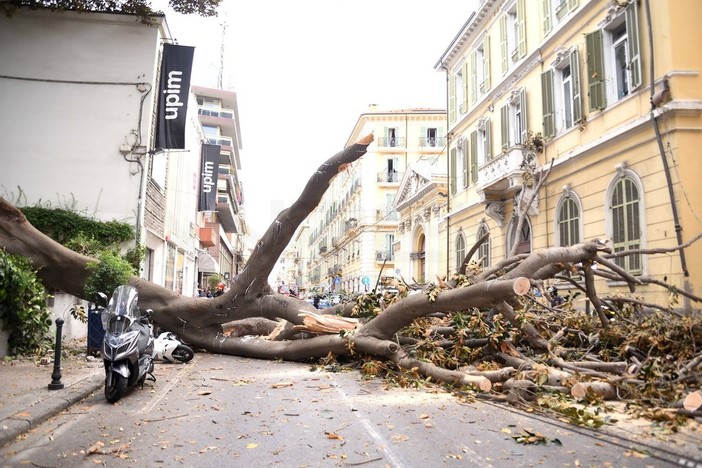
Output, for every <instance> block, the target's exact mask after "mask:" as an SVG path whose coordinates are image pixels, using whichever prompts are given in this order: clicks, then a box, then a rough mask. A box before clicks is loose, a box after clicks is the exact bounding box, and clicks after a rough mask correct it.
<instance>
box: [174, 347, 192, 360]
mask: <svg viewBox="0 0 702 468" xmlns="http://www.w3.org/2000/svg"><path fill="white" fill-rule="evenodd" d="M171 356H173V359H175V360H176V361H178V362H188V361H190V360H191V359H192V358H193V356H195V353H194V352H193V350H192V349H190V346H186V345H178V347H177V348H176V349H174V350H173V352H172V353H171Z"/></svg>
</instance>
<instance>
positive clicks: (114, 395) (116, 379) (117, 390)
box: [105, 372, 127, 403]
mask: <svg viewBox="0 0 702 468" xmlns="http://www.w3.org/2000/svg"><path fill="white" fill-rule="evenodd" d="M108 377H109V376H108ZM111 377H112V379H109V378H106V379H105V398H106V399H107V401H109V402H110V403H117V401H119V399H120V398H122V397H123V396H124V394H125V393H126V392H127V378H126V377H123V376H122V375H121V374H120V373H119V372H113V373H112V376H111ZM108 382H109V384H108Z"/></svg>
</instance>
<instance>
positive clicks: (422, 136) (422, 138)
mask: <svg viewBox="0 0 702 468" xmlns="http://www.w3.org/2000/svg"><path fill="white" fill-rule="evenodd" d="M419 132H420V133H419V146H429V145H428V144H427V127H421V129H420V130H419Z"/></svg>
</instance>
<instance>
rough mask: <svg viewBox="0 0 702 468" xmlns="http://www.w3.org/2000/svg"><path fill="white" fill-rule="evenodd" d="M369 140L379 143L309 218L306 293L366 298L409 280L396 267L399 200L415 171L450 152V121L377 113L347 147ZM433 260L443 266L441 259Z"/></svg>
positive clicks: (422, 114) (360, 124)
mask: <svg viewBox="0 0 702 468" xmlns="http://www.w3.org/2000/svg"><path fill="white" fill-rule="evenodd" d="M369 133H373V134H374V136H375V141H374V142H373V143H371V145H370V146H369V147H368V151H367V152H366V154H365V155H363V156H362V157H361V158H360V159H359V160H358V161H356V162H355V163H353V164H352V166H351V167H350V168H349V169H348V170H346V171H344V172H341V173H340V174H339V175H338V176H337V177H335V178H334V179H333V180H332V182H331V184H330V186H329V188H328V189H327V191H326V193H325V194H324V197H323V198H322V200H321V202H320V203H319V205H318V206H317V208H316V209H315V211H314V212H313V213H312V214H311V215H310V216H309V217H308V218H307V224H308V226H309V242H308V246H307V247H306V249H303V248H302V247H300V248H299V249H300V252H301V254H302V258H303V259H304V260H305V265H306V269H307V275H306V276H307V284H306V285H305V287H306V288H307V290H308V291H312V290H315V291H318V292H322V291H323V292H333V293H335V294H338V293H346V294H351V293H356V292H366V291H371V290H372V289H374V288H376V285H377V287H378V289H382V288H385V287H390V286H391V285H392V284H393V281H394V280H395V278H396V276H397V275H406V274H407V273H406V272H405V271H404V269H403V268H404V267H400V266H399V265H398V264H396V257H395V252H396V249H397V248H398V245H399V240H398V239H396V232H397V231H398V226H399V223H400V216H399V214H398V212H397V211H396V210H395V206H394V204H395V198H396V196H397V192H398V189H399V188H400V183H401V181H403V180H404V179H403V178H404V177H405V175H406V173H407V172H408V170H410V168H411V167H412V166H413V165H414V164H415V163H417V162H420V161H423V162H424V163H427V162H428V163H431V162H432V161H436V160H437V158H439V157H440V155H441V153H442V151H444V152H445V141H446V138H445V135H446V113H445V111H444V110H436V109H406V110H389V111H384V110H380V109H378V108H377V107H375V106H373V107H371V109H370V110H369V112H367V113H364V114H362V115H361V116H359V118H358V121H357V122H356V125H355V126H354V128H353V130H352V132H351V135H350V136H349V139H348V141H347V146H348V145H350V144H352V143H354V142H356V141H358V140H359V139H360V138H361V137H363V136H365V135H367V134H369ZM442 166H443V167H445V163H444V164H442ZM444 177H445V175H444ZM431 231H432V232H435V233H438V230H437V229H433V230H431ZM437 235H438V234H437ZM432 245H433V244H432ZM433 254H434V256H435V258H436V259H437V260H436V261H437V262H438V258H439V255H440V253H439V252H434V253H433ZM398 270H399V273H398Z"/></svg>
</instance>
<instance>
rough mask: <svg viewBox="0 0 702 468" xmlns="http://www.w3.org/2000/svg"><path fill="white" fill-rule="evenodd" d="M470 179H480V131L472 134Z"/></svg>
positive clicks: (473, 181)
mask: <svg viewBox="0 0 702 468" xmlns="http://www.w3.org/2000/svg"><path fill="white" fill-rule="evenodd" d="M470 181H471V182H472V183H476V182H477V181H478V131H477V130H475V131H473V133H471V134H470Z"/></svg>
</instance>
